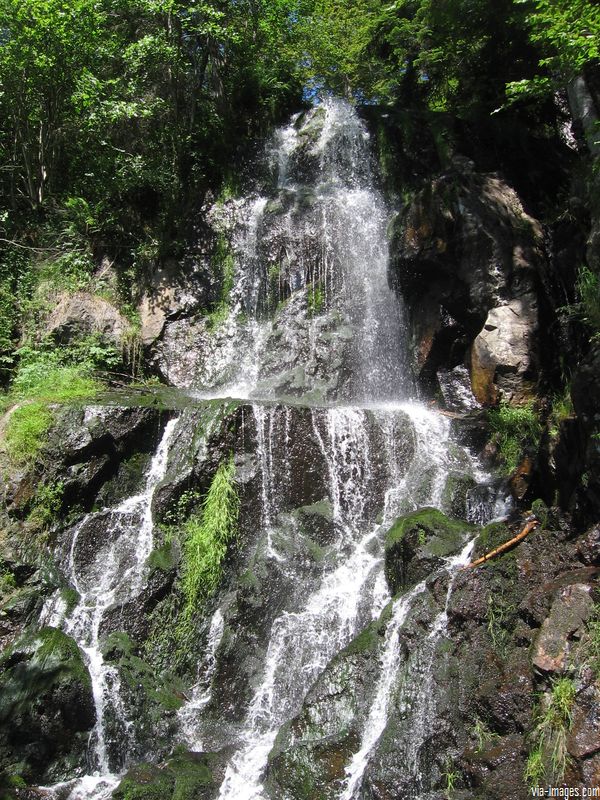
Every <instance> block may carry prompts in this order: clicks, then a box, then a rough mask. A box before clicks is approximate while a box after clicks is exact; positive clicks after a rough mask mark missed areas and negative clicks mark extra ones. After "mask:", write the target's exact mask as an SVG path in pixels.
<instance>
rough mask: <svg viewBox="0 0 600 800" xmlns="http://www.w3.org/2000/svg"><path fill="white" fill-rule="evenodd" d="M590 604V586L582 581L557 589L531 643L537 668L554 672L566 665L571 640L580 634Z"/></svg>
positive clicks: (591, 606)
mask: <svg viewBox="0 0 600 800" xmlns="http://www.w3.org/2000/svg"><path fill="white" fill-rule="evenodd" d="M593 607H594V603H593V600H592V598H591V596H590V587H589V586H587V585H585V584H574V585H572V586H567V587H566V588H564V589H561V590H560V591H559V592H558V594H557V595H556V597H555V599H554V602H553V603H552V608H551V610H550V615H549V616H548V617H547V618H546V619H545V620H544V622H543V624H542V627H541V630H540V632H539V635H538V637H537V639H536V641H535V643H534V650H533V656H532V660H533V663H534V665H535V666H536V667H537V668H538V669H541V670H543V671H545V672H557V671H562V670H563V669H564V668H565V666H566V663H567V658H568V655H569V651H570V649H571V644H570V643H571V641H572V639H573V637H575V636H577V635H578V634H579V633H580V631H581V629H582V627H583V625H584V623H585V621H586V620H587V619H588V617H589V615H590V614H591V612H592V609H593Z"/></svg>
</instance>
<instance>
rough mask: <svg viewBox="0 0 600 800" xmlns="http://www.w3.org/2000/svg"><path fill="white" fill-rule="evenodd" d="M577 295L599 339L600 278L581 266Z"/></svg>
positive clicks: (580, 306) (582, 312)
mask: <svg viewBox="0 0 600 800" xmlns="http://www.w3.org/2000/svg"><path fill="white" fill-rule="evenodd" d="M599 12H600V9H599ZM577 294H578V295H579V300H580V304H579V307H578V310H579V313H580V315H581V318H582V319H583V321H584V322H585V324H586V325H587V326H588V327H589V328H590V330H591V332H592V336H593V337H594V338H596V337H600V277H599V276H598V275H597V274H596V273H595V272H592V270H591V269H589V267H586V266H583V267H581V269H580V270H579V274H578V276H577Z"/></svg>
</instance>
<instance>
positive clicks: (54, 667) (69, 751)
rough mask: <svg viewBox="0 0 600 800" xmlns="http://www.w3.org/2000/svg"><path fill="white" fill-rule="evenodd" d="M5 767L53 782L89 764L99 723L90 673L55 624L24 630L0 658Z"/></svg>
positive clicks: (32, 778) (0, 738)
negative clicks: (88, 752) (89, 751)
mask: <svg viewBox="0 0 600 800" xmlns="http://www.w3.org/2000/svg"><path fill="white" fill-rule="evenodd" d="M0 721H2V723H3V725H2V733H0V743H1V748H2V756H3V761H4V766H6V765H8V764H11V763H15V764H16V763H19V772H20V774H21V775H22V776H23V777H24V778H26V779H27V780H28V781H32V782H51V781H56V780H59V779H60V778H61V777H63V776H64V775H69V774H72V771H73V770H77V769H81V768H82V767H83V766H84V764H85V752H86V746H87V731H89V730H90V728H91V727H92V726H93V724H94V721H95V711H94V702H93V697H92V687H91V680H90V676H89V672H88V670H87V667H86V666H85V664H84V661H83V658H82V655H81V653H80V651H79V648H78V647H77V644H76V643H75V642H74V641H73V639H71V638H70V637H68V636H67V635H66V634H64V633H63V632H62V631H59V630H57V629H55V628H42V629H41V630H39V631H37V632H33V633H27V634H24V635H23V636H22V637H21V638H20V639H19V640H18V641H17V642H15V644H14V645H12V647H10V648H9V649H8V650H7V651H5V652H4V653H3V655H2V659H1V660H0Z"/></svg>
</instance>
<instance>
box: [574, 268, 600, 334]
mask: <svg viewBox="0 0 600 800" xmlns="http://www.w3.org/2000/svg"><path fill="white" fill-rule="evenodd" d="M577 294H578V295H579V304H580V305H579V310H580V313H581V317H582V319H583V321H584V322H585V323H586V325H588V326H589V327H590V328H591V330H592V336H594V337H596V336H599V335H600V277H599V276H598V275H597V274H596V273H595V272H592V270H591V269H590V268H589V267H586V266H583V267H581V268H580V270H579V274H578V276H577Z"/></svg>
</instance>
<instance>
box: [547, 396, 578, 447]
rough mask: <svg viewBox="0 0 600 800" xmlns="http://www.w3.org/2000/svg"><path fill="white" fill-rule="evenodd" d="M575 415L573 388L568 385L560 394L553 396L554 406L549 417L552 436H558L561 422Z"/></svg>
mask: <svg viewBox="0 0 600 800" xmlns="http://www.w3.org/2000/svg"><path fill="white" fill-rule="evenodd" d="M573 415H574V409H573V401H572V399H571V390H570V387H569V386H566V387H565V388H564V389H563V391H562V392H561V393H560V394H556V395H554V397H553V398H552V407H551V410H550V414H549V417H548V424H549V426H550V433H551V434H552V436H558V430H559V426H560V424H561V422H564V420H566V419H569V418H570V417H572V416H573Z"/></svg>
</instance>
